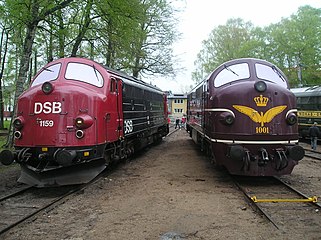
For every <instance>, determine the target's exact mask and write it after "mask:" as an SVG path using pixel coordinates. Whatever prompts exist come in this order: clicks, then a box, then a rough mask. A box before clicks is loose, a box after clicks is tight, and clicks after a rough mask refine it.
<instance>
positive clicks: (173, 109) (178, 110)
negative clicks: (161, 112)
mask: <svg viewBox="0 0 321 240" xmlns="http://www.w3.org/2000/svg"><path fill="white" fill-rule="evenodd" d="M167 102H168V103H167V104H168V112H169V118H170V120H171V123H175V119H176V118H179V119H182V117H183V116H186V111H187V95H186V94H183V93H182V94H177V93H174V94H173V93H172V92H170V91H169V92H167Z"/></svg>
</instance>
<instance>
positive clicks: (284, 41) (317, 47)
mask: <svg viewBox="0 0 321 240" xmlns="http://www.w3.org/2000/svg"><path fill="white" fill-rule="evenodd" d="M320 25H321V9H315V8H312V7H310V6H303V7H300V8H299V10H298V12H297V13H296V14H293V15H291V16H290V17H289V18H285V19H282V21H281V22H280V23H278V24H276V25H275V26H274V27H273V30H272V31H271V36H272V38H273V39H272V41H273V43H274V45H275V49H274V51H273V52H274V54H275V56H276V57H277V62H278V64H279V66H280V67H281V68H282V70H284V71H285V72H286V73H287V75H288V78H289V79H290V80H291V85H292V86H297V85H302V84H303V85H311V84H317V83H319V82H320V79H321V72H320V57H321V56H320V53H321V52H320V51H321V29H320Z"/></svg>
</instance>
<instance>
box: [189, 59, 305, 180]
mask: <svg viewBox="0 0 321 240" xmlns="http://www.w3.org/2000/svg"><path fill="white" fill-rule="evenodd" d="M297 121H298V117H297V105H296V98H295V96H294V94H293V93H292V92H291V91H290V89H289V84H288V81H287V78H286V76H285V75H284V74H283V73H282V71H281V70H280V69H279V68H277V67H276V66H275V65H273V64H271V63H269V62H267V61H264V60H260V59H254V58H243V59H235V60H231V61H228V62H226V63H224V64H222V65H220V66H219V67H218V68H216V69H215V70H214V71H213V72H212V73H211V74H210V75H209V76H208V77H207V78H206V79H205V80H203V81H202V82H201V83H200V84H199V85H198V86H196V87H195V88H194V89H193V90H192V91H191V92H190V93H189V94H188V110H187V131H189V134H190V136H191V137H192V139H193V140H194V141H195V142H196V143H197V144H199V145H200V146H201V149H202V150H203V151H205V152H206V153H207V154H208V155H209V156H210V158H211V161H213V162H214V163H215V164H217V165H221V166H224V167H225V168H226V169H227V170H228V171H229V172H230V173H231V174H235V175H247V176H280V175H285V174H290V173H291V172H292V170H293V168H294V166H295V165H297V164H298V162H299V160H301V159H302V158H303V157H304V149H303V148H302V147H301V146H299V145H298V141H299V136H298V123H297Z"/></svg>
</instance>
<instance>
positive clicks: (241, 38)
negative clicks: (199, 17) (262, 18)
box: [192, 18, 258, 82]
mask: <svg viewBox="0 0 321 240" xmlns="http://www.w3.org/2000/svg"><path fill="white" fill-rule="evenodd" d="M254 31H255V29H254V27H253V24H252V23H251V22H244V21H243V20H242V19H240V18H237V19H229V20H228V21H227V23H226V25H220V26H218V27H217V28H214V29H213V30H212V32H211V33H210V35H209V38H208V39H207V40H204V41H203V43H202V46H203V48H202V50H201V51H200V52H199V54H198V55H197V60H196V61H195V65H196V66H197V70H196V71H194V72H193V73H192V78H193V80H195V81H196V82H198V81H200V80H202V79H203V78H204V77H205V76H207V75H208V74H209V73H210V72H211V71H213V69H215V68H216V67H217V66H219V65H220V64H221V63H223V62H225V61H228V60H231V59H234V58H240V57H251V56H252V57H254V56H257V54H256V51H255V49H256V48H257V47H258V46H257V43H258V40H257V39H256V38H255V37H253V36H254V35H253V34H252V33H253V32H254ZM256 31H258V30H257V29H256Z"/></svg>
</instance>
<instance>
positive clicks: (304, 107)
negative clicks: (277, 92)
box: [291, 86, 321, 138]
mask: <svg viewBox="0 0 321 240" xmlns="http://www.w3.org/2000/svg"><path fill="white" fill-rule="evenodd" d="M291 91H292V92H293V93H294V95H295V96H296V98H297V107H298V125H299V136H300V137H302V138H308V137H310V136H309V128H310V127H311V126H312V124H313V123H314V122H316V123H317V124H318V125H317V126H318V127H319V128H320V127H321V86H312V87H302V88H292V89H291Z"/></svg>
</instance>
